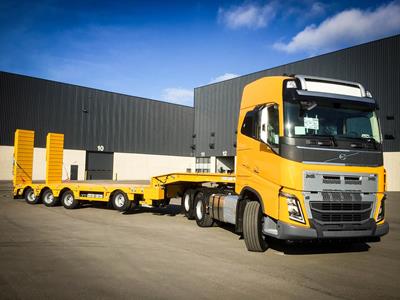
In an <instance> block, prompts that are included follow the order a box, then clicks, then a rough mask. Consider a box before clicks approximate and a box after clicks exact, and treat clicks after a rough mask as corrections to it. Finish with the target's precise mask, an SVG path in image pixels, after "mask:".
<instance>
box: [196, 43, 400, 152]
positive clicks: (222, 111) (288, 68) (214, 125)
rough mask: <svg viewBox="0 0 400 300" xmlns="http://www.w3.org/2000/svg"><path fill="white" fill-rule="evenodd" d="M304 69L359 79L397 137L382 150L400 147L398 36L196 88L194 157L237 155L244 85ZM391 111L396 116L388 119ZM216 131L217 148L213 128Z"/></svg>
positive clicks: (384, 127)
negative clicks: (237, 133) (239, 114)
mask: <svg viewBox="0 0 400 300" xmlns="http://www.w3.org/2000/svg"><path fill="white" fill-rule="evenodd" d="M284 73H287V74H306V75H314V76H323V77H331V78H338V79H343V80H350V81H357V82H360V83H361V84H363V85H364V86H365V87H366V89H367V90H369V91H371V93H372V95H373V96H374V98H375V99H377V100H378V101H379V103H380V110H379V112H378V114H379V117H380V120H381V125H382V133H383V134H385V133H390V134H393V135H394V136H395V140H385V141H384V151H400V35H397V36H393V37H390V38H386V39H382V40H378V41H374V42H370V43H367V44H362V45H359V46H355V47H352V48H348V49H344V50H340V51H336V52H332V53H328V54H324V55H320V56H317V57H313V58H309V59H305V60H302V61H298V62H294V63H290V64H287V65H283V66H279V67H276V68H272V69H268V70H263V71H260V72H256V73H252V74H249V75H245V76H241V77H238V78H234V79H230V80H227V81H223V82H219V83H215V84H211V85H207V86H203V87H199V88H196V89H195V134H196V138H195V144H196V152H195V154H196V156H200V155H201V153H202V152H204V153H205V155H206V156H220V155H222V151H224V150H226V151H228V155H235V154H236V149H235V148H234V146H233V144H234V143H235V140H236V135H235V131H236V127H237V119H238V111H239V108H240V100H241V94H242V91H243V88H244V86H245V85H246V84H248V83H249V82H252V81H254V80H256V79H258V78H261V77H264V76H271V75H282V74H284ZM388 116H393V117H394V120H388V119H387V117H388ZM212 131H215V132H216V138H215V149H210V148H209V143H210V142H212V141H213V140H212V138H211V137H210V132H212Z"/></svg>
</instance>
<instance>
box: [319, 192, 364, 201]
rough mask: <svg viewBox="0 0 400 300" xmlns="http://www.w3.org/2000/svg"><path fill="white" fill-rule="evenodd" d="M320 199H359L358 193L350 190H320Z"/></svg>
mask: <svg viewBox="0 0 400 300" xmlns="http://www.w3.org/2000/svg"><path fill="white" fill-rule="evenodd" d="M321 194H322V200H324V201H341V200H343V201H361V199H362V198H361V194H360V193H350V192H322V193H321Z"/></svg>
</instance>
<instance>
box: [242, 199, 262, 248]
mask: <svg viewBox="0 0 400 300" xmlns="http://www.w3.org/2000/svg"><path fill="white" fill-rule="evenodd" d="M262 217H263V214H262V211H261V205H260V203H258V202H257V201H251V202H248V203H247V204H246V207H245V208H244V215H243V236H244V242H245V243H246V247H247V250H249V251H254V252H264V251H265V250H267V248H268V244H267V242H266V241H265V236H264V234H263V233H262V225H263V224H262Z"/></svg>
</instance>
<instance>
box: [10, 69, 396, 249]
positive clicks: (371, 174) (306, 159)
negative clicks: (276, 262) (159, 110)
mask: <svg viewBox="0 0 400 300" xmlns="http://www.w3.org/2000/svg"><path fill="white" fill-rule="evenodd" d="M376 110H377V103H376V101H375V100H374V99H373V98H372V95H371V93H369V92H368V91H366V90H365V89H364V87H363V86H362V85H361V84H359V83H356V82H348V81H342V80H337V79H330V78H319V77H311V76H304V75H291V76H273V77H264V78H261V79H258V80H255V81H254V82H251V83H249V84H248V85H247V86H246V87H245V88H244V90H243V95H242V101H241V105H240V111H239V119H238V127H237V143H236V145H237V157H236V170H235V171H236V174H235V175H227V174H198V173H194V174H193V173H173V174H167V175H161V176H155V177H153V178H151V181H150V184H149V185H144V186H140V185H138V186H136V185H125V184H112V185H111V184H109V185H102V184H96V183H87V182H85V183H79V182H76V183H73V182H62V181H61V177H62V158H63V135H60V134H54V133H50V134H49V135H48V136H47V154H46V161H47V165H46V182H45V183H43V184H34V183H32V161H33V140H34V133H33V132H32V131H23V130H17V132H16V136H15V149H14V151H15V154H14V158H15V165H14V195H15V196H16V197H24V198H25V199H26V201H27V202H28V203H32V204H35V203H38V202H40V201H43V203H44V204H45V205H47V206H53V205H55V204H56V203H57V202H58V201H61V203H62V205H64V207H66V208H76V207H78V206H79V204H80V203H81V202H84V201H107V202H108V201H110V202H111V203H112V205H113V206H114V208H115V209H117V210H119V211H126V210H129V209H130V208H131V207H132V206H140V205H150V206H160V205H166V204H168V203H169V199H170V198H172V197H182V208H183V211H184V213H185V215H186V216H187V217H188V218H189V219H196V222H197V224H198V225H199V226H201V227H209V226H212V225H213V223H214V221H220V222H225V223H230V224H233V225H235V231H236V232H237V233H241V234H243V237H244V241H245V244H246V247H247V249H248V250H249V251H265V250H266V249H267V247H268V239H267V238H266V237H273V238H277V239H282V240H309V239H353V238H357V239H359V238H367V239H371V238H372V239H379V238H380V237H381V236H383V235H385V234H387V233H388V231H389V225H388V223H387V222H386V220H385V199H386V195H385V189H386V174H385V169H384V168H383V154H382V135H381V132H380V127H379V120H378V117H377V114H376Z"/></svg>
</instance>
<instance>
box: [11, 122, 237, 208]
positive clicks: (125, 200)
mask: <svg viewBox="0 0 400 300" xmlns="http://www.w3.org/2000/svg"><path fill="white" fill-rule="evenodd" d="M34 134H35V133H34V132H33V131H29V130H20V129H18V130H17V131H16V133H15V144H14V149H15V150H14V197H15V198H25V200H26V201H27V202H28V203H30V204H38V203H40V202H43V204H45V205H46V206H55V205H56V204H58V203H59V202H61V204H62V205H63V206H64V207H65V208H69V209H73V208H77V207H78V206H79V204H80V203H82V202H90V201H100V202H110V201H111V203H112V205H113V207H114V208H115V209H116V210H119V211H127V210H129V209H130V208H132V207H133V206H139V205H147V206H161V205H166V204H168V203H169V200H170V198H172V197H176V196H178V195H182V194H183V193H184V191H185V190H187V189H190V188H196V187H197V188H198V187H201V186H202V185H203V184H204V183H210V184H213V185H218V186H219V187H221V186H224V188H229V187H230V186H232V184H233V183H234V181H235V176H232V175H227V174H206V173H204V174H197V173H196V174H192V173H171V174H165V175H160V176H155V177H153V178H151V181H150V184H149V185H132V184H126V183H118V182H116V183H107V184H99V183H96V182H93V183H90V182H89V181H85V182H73V181H62V180H61V179H62V166H63V143H64V136H63V135H62V134H56V133H49V134H48V135H47V143H46V180H45V182H43V183H34V182H32V165H33V148H34V145H33V141H34ZM215 190H217V188H215Z"/></svg>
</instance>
